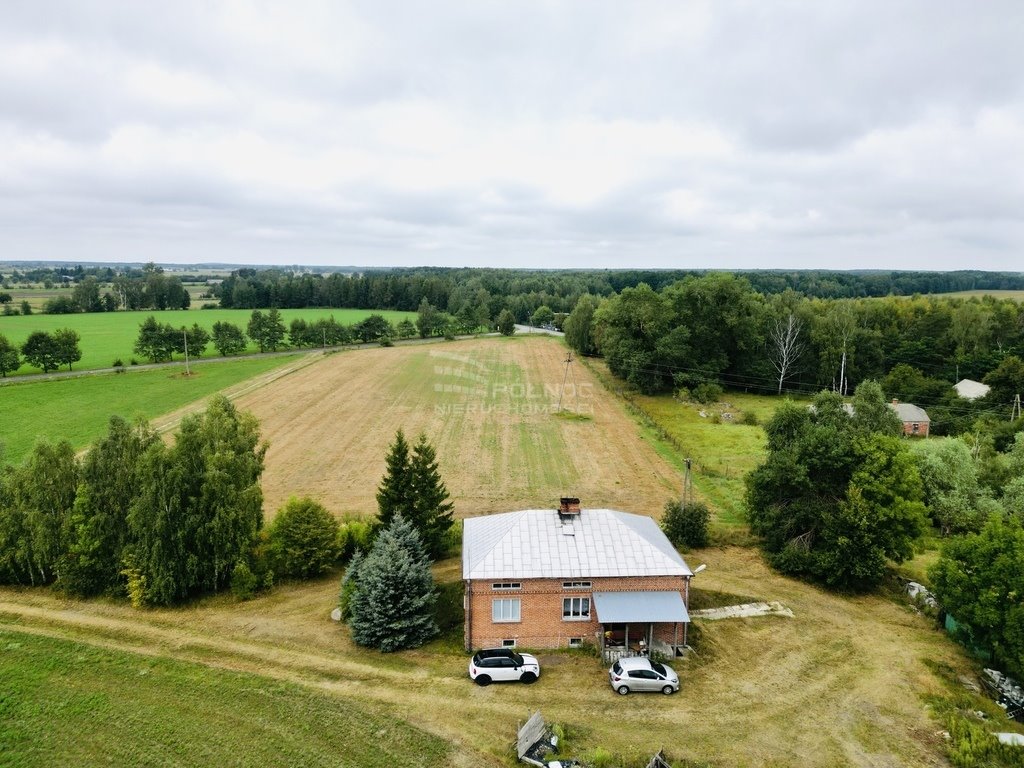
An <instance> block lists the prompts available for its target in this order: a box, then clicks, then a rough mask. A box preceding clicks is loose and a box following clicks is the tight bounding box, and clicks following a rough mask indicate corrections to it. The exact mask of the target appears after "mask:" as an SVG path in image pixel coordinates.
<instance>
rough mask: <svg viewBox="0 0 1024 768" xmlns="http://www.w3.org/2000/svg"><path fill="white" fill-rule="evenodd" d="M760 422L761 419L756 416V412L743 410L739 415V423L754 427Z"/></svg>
mask: <svg viewBox="0 0 1024 768" xmlns="http://www.w3.org/2000/svg"><path fill="white" fill-rule="evenodd" d="M760 423H761V420H760V419H759V418H757V414H756V413H754V412H753V411H744V412H743V415H742V416H740V424H746V425H747V426H748V427H756V426H757V425H758V424H760Z"/></svg>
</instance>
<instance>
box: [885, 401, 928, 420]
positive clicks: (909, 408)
mask: <svg viewBox="0 0 1024 768" xmlns="http://www.w3.org/2000/svg"><path fill="white" fill-rule="evenodd" d="M890 407H891V408H892V409H893V410H894V411H896V415H897V416H899V418H900V421H919V422H925V421H931V419H929V418H928V414H927V413H925V412H924V408H921V407H919V406H916V405H914V404H913V403H893V404H892V405H891V406H890Z"/></svg>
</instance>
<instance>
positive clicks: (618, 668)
mask: <svg viewBox="0 0 1024 768" xmlns="http://www.w3.org/2000/svg"><path fill="white" fill-rule="evenodd" d="M608 682H609V683H611V685H612V689H613V690H614V691H615V692H616V693H618V694H619V695H620V696H625V695H626V694H627V693H629V692H630V691H661V692H662V693H664V694H665V695H666V696H668V695H670V694H673V693H675V692H676V691H678V690H679V676H678V675H677V674H676V673H675V672H674V671H673V670H672V668H671V667H666V666H665V665H664V664H659V663H658V662H656V661H654V662H652V661H651V660H650V659H648V658H647V657H646V656H635V657H630V658H625V659H619V660H618V661H616V662H615V663H614V664H612V668H611V669H609V670H608Z"/></svg>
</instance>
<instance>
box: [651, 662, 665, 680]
mask: <svg viewBox="0 0 1024 768" xmlns="http://www.w3.org/2000/svg"><path fill="white" fill-rule="evenodd" d="M651 669H653V670H654V671H655V672H657V673H658V674H659V675H661V676H662V677H668V672H666V671H665V665H664V664H658V663H657V662H655V663H654V664H651Z"/></svg>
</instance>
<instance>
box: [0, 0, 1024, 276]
mask: <svg viewBox="0 0 1024 768" xmlns="http://www.w3.org/2000/svg"><path fill="white" fill-rule="evenodd" d="M1022 84H1024V2H1021V1H1020V0H1006V2H1000V1H998V0H985V1H984V2H978V1H977V0H964V1H963V2H955V1H952V0H951V1H950V2H946V1H945V0H943V1H942V2H935V1H934V0H926V1H925V0H922V1H921V2H893V0H885V1H884V2H870V1H867V0H851V1H850V2H842V1H840V0H836V2H830V1H820V0H808V1H807V2H803V3H792V2H760V1H758V0H750V2H725V1H723V0H716V1H715V2H708V3H685V2H681V0H669V1H668V2H664V3H658V2H642V1H639V0H629V1H628V2H626V1H625V0H622V1H621V2H607V3H606V2H598V1H596V0H585V1H584V2H578V3H575V2H564V3H563V2H531V1H530V0H515V1H514V2H512V1H511V0H510V1H509V2H502V3H498V2H487V1H486V0H470V1H469V2H466V1H463V2H446V1H445V0H430V1H429V2H422V3H419V2H410V1H409V0H406V1H405V2H394V3H392V2H382V1H381V0H373V1H372V2H365V3H353V4H347V5H346V4H344V3H342V2H340V1H332V2H324V3H313V2H296V1H295V0H289V2H276V3H274V2H259V3H247V2H237V3H236V2H228V3H219V4H218V3H211V2H205V1H203V2H188V1H187V0H186V1H182V0H176V1H175V2H173V3H150V2H138V1H137V0H126V1H125V2H106V1H105V0H89V1H88V2H82V1H81V0H69V1H68V2H58V1H57V0H52V1H51V0H29V1H27V2H18V1H17V0H6V1H5V2H3V3H2V4H0V260H13V259H33V260H34V259H61V260H75V261H101V260H102V261H148V260H155V261H161V262H180V263H197V262H233V263H242V262H245V263H266V264H271V263H276V264H335V265H342V264H344V265H351V264H356V265H382V266H383V265H480V266H500V265H508V266H520V267H591V266H593V267H640V266H643V267H674V268H688V267H718V268H734V269H741V268H773V267H786V268H812V267H814V268H839V269H852V268H885V269H965V268H970V269H993V270H997V269H998V270H1014V271H1021V270H1024V92H1022V91H1024V88H1022Z"/></svg>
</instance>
